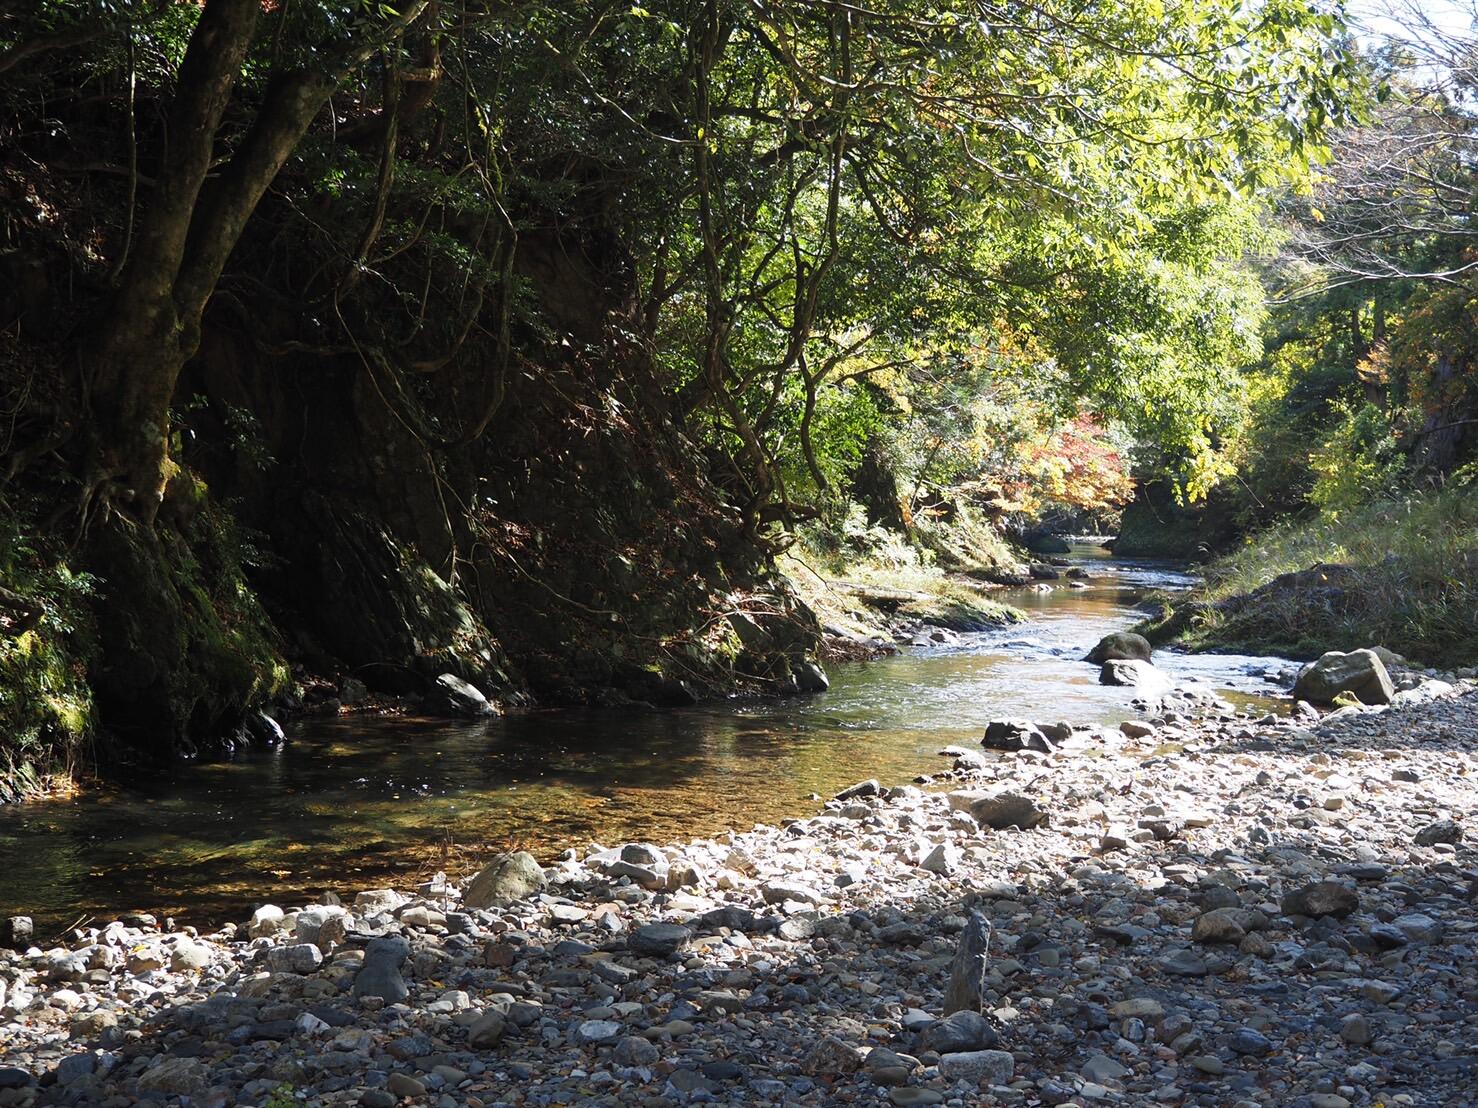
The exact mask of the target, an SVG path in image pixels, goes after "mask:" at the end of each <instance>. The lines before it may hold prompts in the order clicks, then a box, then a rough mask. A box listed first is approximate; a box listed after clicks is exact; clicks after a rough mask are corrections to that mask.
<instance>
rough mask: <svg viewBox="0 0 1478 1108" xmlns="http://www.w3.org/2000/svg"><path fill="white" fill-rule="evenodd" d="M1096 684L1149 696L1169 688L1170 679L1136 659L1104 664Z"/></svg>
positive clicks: (1116, 660) (1147, 663)
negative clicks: (1119, 686) (1122, 687)
mask: <svg viewBox="0 0 1478 1108" xmlns="http://www.w3.org/2000/svg"><path fill="white" fill-rule="evenodd" d="M1098 683H1099V684H1100V685H1123V686H1127V687H1129V688H1134V689H1142V690H1144V691H1145V692H1146V693H1151V694H1155V693H1162V692H1166V691H1168V690H1169V688H1170V678H1169V677H1167V676H1166V675H1165V673H1164V672H1163V671H1162V670H1158V669H1156V668H1155V667H1154V666H1152V665H1150V663H1149V662H1142V661H1140V660H1139V659H1137V658H1136V659H1131V660H1119V659H1115V660H1114V661H1111V662H1104V663H1103V668H1102V669H1100V670H1099V671H1098Z"/></svg>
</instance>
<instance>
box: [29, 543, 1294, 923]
mask: <svg viewBox="0 0 1478 1108" xmlns="http://www.w3.org/2000/svg"><path fill="white" fill-rule="evenodd" d="M1084 561H1085V564H1087V565H1088V566H1089V567H1090V569H1091V570H1092V571H1093V572H1094V573H1095V578H1094V580H1093V582H1092V583H1091V584H1092V587H1090V588H1088V589H1081V590H1078V589H1073V590H1070V589H1068V588H1066V587H1059V588H1055V589H1054V590H1053V591H1051V592H1046V593H1037V592H1031V591H1028V590H1012V591H1011V592H1010V593H1009V594H1003V599H1006V600H1008V601H1009V602H1011V603H1013V604H1017V605H1019V606H1021V607H1024V608H1027V609H1028V610H1029V611H1030V612H1031V613H1032V616H1033V620H1032V622H1031V623H1028V624H1022V625H1017V626H1015V627H1011V628H1006V629H1003V630H1001V631H996V632H989V633H986V634H981V635H972V636H964V637H963V638H962V641H961V642H960V643H959V644H958V645H954V646H950V647H947V648H938V649H918V650H912V651H910V652H908V653H905V654H903V655H900V656H898V657H895V658H889V659H885V660H883V661H880V662H874V663H868V664H852V665H839V666H835V667H833V668H832V670H831V678H832V687H831V689H830V691H828V692H827V693H824V694H822V695H820V696H817V697H811V698H805V699H796V700H787V701H779V702H754V701H747V702H743V701H735V702H731V703H728V704H716V705H704V706H701V707H697V708H691V709H684V710H680V711H668V712H620V711H615V712H609V711H608V712H531V713H526V714H522V715H517V716H512V717H509V718H506V719H501V720H496V721H492V722H489V723H479V724H448V723H446V722H445V721H429V720H419V719H403V718H390V719H366V718H363V717H342V718H339V719H334V720H308V721H304V722H302V723H300V724H298V725H297V726H295V727H294V728H293V729H292V731H291V732H290V741H289V742H288V743H286V744H285V745H284V746H282V747H281V748H279V749H277V750H270V751H267V750H254V751H249V752H247V753H245V754H243V755H241V756H240V757H238V758H237V759H236V760H235V761H231V762H221V763H210V764H202V765H186V766H181V767H178V768H175V769H171V770H154V771H150V772H149V773H148V774H147V775H145V774H138V775H134V776H132V777H131V778H128V779H125V780H124V781H123V782H122V783H120V784H119V785H118V786H116V787H110V788H108V789H106V790H102V791H99V792H95V793H90V794H88V795H85V796H84V797H82V798H81V799H79V800H74V801H69V802H57V803H43V804H36V805H28V806H21V807H16V808H12V809H9V810H5V809H0V867H3V868H0V915H9V914H13V913H16V912H26V913H28V914H31V915H34V916H36V917H37V922H38V929H43V928H44V927H52V928H60V927H62V926H65V925H66V924H69V923H71V922H72V921H73V920H75V919H76V918H78V917H79V916H85V915H96V916H98V917H99V918H111V917H112V916H114V915H116V914H117V913H118V912H120V911H123V910H128V909H143V910H148V911H153V912H156V913H163V914H171V915H174V916H175V917H176V918H177V919H180V920H187V921H190V922H196V923H200V924H215V923H219V922H223V921H224V920H226V919H231V918H238V917H240V916H241V915H242V914H243V913H244V912H245V911H246V910H247V909H248V908H249V907H250V906H251V905H252V904H254V903H260V902H262V901H263V900H275V901H277V902H279V903H281V902H293V901H302V900H304V899H307V898H310V897H312V896H314V895H316V894H317V893H319V892H321V891H322V890H324V889H326V888H332V889H336V890H340V891H352V890H354V889H356V888H363V887H366V886H368V885H370V884H373V883H376V882H380V881H384V880H389V879H392V878H393V879H395V880H397V881H400V882H407V881H409V880H411V879H412V878H413V877H414V875H416V874H417V873H429V872H430V871H432V870H434V869H436V868H441V867H447V868H450V869H452V870H454V871H455V870H465V869H467V868H469V867H471V866H473V865H475V864H476V861H477V859H478V858H479V857H481V856H484V855H486V854H487V853H489V852H491V851H493V850H501V849H508V848H510V847H518V848H523V849H528V850H531V851H533V852H534V853H535V854H537V855H540V856H541V857H545V858H546V859H547V858H548V857H549V856H551V855H553V854H555V853H557V852H558V851H559V850H561V849H564V848H566V847H569V846H576V847H583V846H584V845H585V844H587V843H589V842H591V841H600V842H603V843H607V844H610V843H615V842H618V841H622V840H628V839H651V840H656V841H659V842H661V841H667V840H671V839H675V838H680V837H691V836H695V835H707V834H714V833H717V832H719V831H722V830H724V829H727V828H748V827H749V826H750V825H752V824H754V823H756V822H773V821H775V820H778V819H780V818H782V817H784V816H791V815H799V814H804V813H805V812H808V811H810V810H812V808H813V806H812V804H811V803H810V802H809V801H808V799H807V798H808V797H809V795H810V794H812V793H818V794H820V795H822V796H829V795H831V794H832V793H834V792H836V791H837V790H838V789H840V788H842V787H844V786H846V785H848V784H851V783H852V782H854V781H856V780H859V779H861V778H864V777H878V778H881V779H883V780H884V781H892V782H898V781H906V780H908V779H910V778H912V777H913V776H915V775H917V774H919V773H924V772H931V771H934V770H937V769H939V768H941V766H942V764H943V762H942V760H941V759H940V758H939V757H938V756H937V751H938V750H939V749H940V747H942V746H944V745H946V744H949V743H961V744H973V743H976V742H978V741H979V737H980V734H981V731H982V729H983V727H984V724H985V723H986V722H987V721H988V720H990V719H991V718H994V717H997V716H1002V715H1023V716H1029V717H1033V718H1038V719H1042V720H1057V719H1066V720H1069V721H1071V722H1074V723H1113V722H1117V721H1118V720H1121V719H1124V718H1126V716H1128V715H1130V714H1132V713H1131V711H1130V709H1129V708H1128V702H1129V700H1130V699H1132V697H1133V695H1134V694H1133V692H1132V690H1128V689H1115V688H1106V687H1104V686H1101V685H1099V684H1098V682H1097V671H1096V669H1095V668H1094V667H1092V666H1089V665H1087V664H1085V663H1083V662H1081V661H1079V660H1078V659H1080V658H1081V656H1082V654H1083V653H1084V652H1085V651H1086V650H1087V648H1088V647H1090V646H1091V645H1092V644H1093V643H1094V642H1096V641H1097V640H1098V638H1099V637H1101V636H1102V635H1104V634H1106V633H1107V632H1109V631H1111V630H1116V629H1119V628H1122V627H1124V626H1125V625H1127V624H1128V623H1130V622H1132V621H1134V620H1135V619H1136V618H1138V613H1137V612H1135V610H1134V607H1133V605H1134V604H1135V603H1136V602H1138V601H1139V600H1140V599H1141V597H1142V595H1143V589H1144V587H1145V586H1146V585H1155V586H1160V587H1164V586H1167V585H1169V586H1174V585H1176V584H1181V583H1184V581H1185V580H1186V579H1185V578H1184V577H1182V576H1180V575H1176V574H1173V573H1169V572H1167V571H1166V570H1164V569H1161V568H1159V567H1155V566H1152V565H1145V564H1140V565H1129V566H1125V565H1118V564H1114V563H1109V562H1104V561H1101V560H1098V559H1091V558H1089V559H1084ZM1156 660H1157V662H1158V663H1159V664H1160V665H1161V666H1163V667H1164V668H1166V669H1167V670H1170V671H1171V672H1172V673H1176V674H1178V675H1180V676H1181V677H1182V678H1183V679H1188V680H1198V681H1202V682H1204V683H1205V685H1206V686H1207V687H1209V688H1215V689H1219V690H1222V691H1224V692H1228V693H1230V694H1233V696H1234V698H1235V699H1242V700H1245V701H1247V702H1250V703H1270V702H1268V701H1264V700H1262V699H1261V695H1262V694H1266V693H1267V692H1269V691H1276V690H1275V688H1274V687H1273V686H1270V685H1268V684H1267V683H1266V682H1265V681H1264V680H1263V678H1262V676H1261V674H1262V672H1263V671H1264V670H1265V669H1277V668H1279V666H1280V663H1279V661H1278V660H1277V659H1260V658H1245V657H1237V656H1215V655H1203V656H1186V655H1176V654H1170V653H1163V652H1162V653H1161V654H1159V655H1157V659H1156Z"/></svg>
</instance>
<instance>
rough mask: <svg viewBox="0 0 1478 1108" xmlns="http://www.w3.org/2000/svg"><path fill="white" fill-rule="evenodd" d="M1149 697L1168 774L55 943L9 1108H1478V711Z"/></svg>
mask: <svg viewBox="0 0 1478 1108" xmlns="http://www.w3.org/2000/svg"><path fill="white" fill-rule="evenodd" d="M1141 693H1142V694H1143V695H1145V696H1146V698H1147V699H1146V700H1145V701H1144V702H1143V703H1142V704H1141V705H1140V708H1141V710H1142V712H1143V715H1144V716H1145V718H1146V719H1147V720H1148V721H1149V722H1148V723H1146V725H1145V726H1153V727H1154V728H1155V732H1156V733H1155V734H1154V736H1153V737H1152V740H1151V741H1154V742H1158V743H1161V744H1163V745H1161V746H1160V747H1158V748H1157V751H1158V752H1157V753H1153V754H1150V753H1149V750H1148V744H1146V743H1136V742H1134V741H1133V740H1131V739H1130V738H1129V736H1128V734H1127V733H1126V732H1125V731H1124V730H1123V729H1119V728H1102V729H1098V730H1095V731H1089V730H1087V729H1072V728H1069V729H1068V731H1067V735H1068V736H1069V737H1071V739H1072V741H1071V743H1069V744H1067V745H1065V746H1063V748H1062V751H1063V752H1059V753H1051V752H1043V751H1035V750H1025V751H1021V752H1013V753H1010V754H1009V755H1007V756H1005V757H1002V758H1001V759H1000V760H990V759H976V760H972V759H960V758H958V757H957V756H954V755H952V756H951V757H950V759H949V760H948V761H946V762H945V763H944V765H946V766H957V768H951V769H946V770H945V771H944V772H942V773H941V774H940V775H939V776H938V777H937V778H936V782H935V783H936V785H938V786H942V787H943V788H942V790H941V791H938V792H929V791H924V790H921V789H916V788H908V789H893V788H888V787H886V786H884V785H882V784H881V783H878V782H863V783H862V784H861V785H859V786H858V787H857V789H855V790H848V793H850V794H851V795H844V796H842V797H840V798H838V799H836V800H833V801H829V802H825V803H823V804H821V805H820V812H819V814H817V815H814V816H802V817H800V818H797V819H795V820H792V821H787V823H786V824H785V825H784V826H781V827H758V828H755V829H753V830H746V831H739V832H735V833H732V834H727V835H723V836H720V837H719V838H717V839H712V840H694V841H690V842H679V843H671V844H665V845H659V844H651V843H626V844H618V845H616V846H612V847H607V846H600V845H598V844H593V845H592V846H591V847H590V848H589V849H588V850H585V851H580V850H576V851H572V852H570V853H569V854H567V855H566V856H565V857H564V858H563V859H562V860H560V861H558V862H556V863H555V864H553V865H551V866H549V867H540V866H538V865H537V863H536V862H533V861H532V860H531V859H529V858H528V856H519V855H517V854H512V855H504V856H502V857H501V858H500V859H497V860H495V861H494V862H493V863H492V865H490V866H487V867H485V868H484V869H483V871H482V875H481V877H482V880H481V884H480V885H478V888H477V892H476V895H474V896H473V897H472V898H471V900H472V901H473V903H469V902H468V898H467V897H466V895H465V894H466V893H467V892H468V891H469V890H470V889H471V888H472V886H473V885H474V884H477V882H476V881H473V882H467V883H459V882H457V881H447V880H445V879H444V878H437V879H433V880H431V881H429V882H426V883H424V884H422V885H419V886H418V887H417V888H416V889H414V890H411V891H404V892H402V891H396V890H390V889H371V890H364V891H361V892H359V893H358V894H353V890H338V891H339V892H340V894H341V897H342V900H343V904H342V905H339V904H320V905H300V906H293V905H266V904H264V905H262V906H261V907H260V908H258V909H257V910H256V911H255V912H254V913H253V914H252V916H251V917H250V918H249V919H247V920H241V921H237V926H236V927H228V928H223V929H221V930H218V931H215V932H212V933H207V934H201V935H192V934H190V933H188V932H184V933H181V932H176V931H173V930H172V926H173V925H172V924H170V923H169V922H168V921H164V922H163V923H162V924H161V922H160V920H158V919H155V918H152V917H145V916H143V915H142V914H140V915H137V916H130V917H129V918H128V919H126V920H122V919H120V920H119V921H116V922H114V923H109V924H106V925H104V924H101V923H100V924H96V925H83V926H80V927H79V928H77V929H76V930H75V931H72V932H69V933H68V934H67V935H66V936H64V937H62V938H61V939H60V940H59V941H58V943H57V945H55V946H53V947H52V948H51V949H48V950H38V949H34V948H32V947H31V946H30V943H31V942H32V941H34V939H33V937H32V936H33V934H34V932H33V931H28V932H26V934H27V937H28V938H27V941H26V943H25V947H24V948H23V949H20V950H15V949H9V948H7V949H4V950H0V1042H3V1043H4V1044H5V1045H4V1068H0V1108H11V1106H15V1108H33V1106H34V1108H42V1106H43V1105H52V1104H57V1105H63V1106H65V1108H92V1106H93V1105H97V1106H99V1108H124V1106H125V1105H127V1104H130V1103H137V1102H148V1101H153V1102H165V1103H181V1102H183V1099H184V1098H189V1100H190V1103H191V1104H192V1105H195V1106H202V1105H203V1106H207V1108H217V1106H221V1108H224V1106H225V1105H237V1104H239V1105H243V1106H251V1108H261V1106H263V1105H266V1104H268V1103H281V1100H278V1101H275V1102H274V1100H273V1098H274V1097H280V1096H281V1095H282V1094H281V1093H280V1090H282V1089H283V1088H285V1087H286V1088H289V1089H291V1090H292V1093H293V1095H294V1097H295V1100H296V1101H297V1102H300V1103H307V1104H315V1105H317V1104H322V1105H324V1106H325V1108H338V1106H343V1105H355V1104H358V1105H363V1106H364V1108H394V1106H395V1105H396V1104H398V1103H407V1104H415V1105H428V1106H432V1108H478V1106H483V1108H491V1106H492V1105H495V1104H509V1105H515V1104H517V1105H522V1106H524V1108H553V1106H555V1105H563V1104H585V1103H589V1104H592V1105H626V1104H631V1105H640V1106H643V1108H659V1106H662V1108H669V1106H672V1108H675V1106H676V1105H678V1104H682V1103H690V1102H691V1103H704V1104H723V1105H732V1106H737V1105H748V1104H761V1103H768V1104H773V1105H780V1104H792V1103H794V1104H818V1105H819V1104H838V1105H845V1104H855V1105H877V1104H893V1105H913V1104H951V1105H954V1106H958V1108H968V1106H970V1105H974V1104H986V1103H994V1104H999V1105H1002V1106H1005V1105H1022V1106H1030V1105H1032V1104H1037V1103H1040V1104H1044V1105H1098V1104H1103V1105H1113V1104H1124V1105H1146V1106H1148V1105H1153V1104H1176V1105H1194V1106H1196V1108H1213V1106H1215V1108H1221V1106H1226V1108H1251V1106H1254V1105H1256V1106H1261V1108H1350V1105H1352V1104H1356V1105H1361V1106H1365V1105H1370V1104H1374V1103H1375V1102H1377V1101H1383V1102H1384V1103H1386V1104H1388V1105H1392V1106H1394V1105H1397V1104H1409V1105H1425V1104H1434V1105H1436V1104H1441V1105H1447V1104H1465V1103H1471V1089H1472V1084H1473V1080H1474V1075H1475V1074H1478V1052H1475V1049H1474V1043H1473V1037H1472V1030H1473V1028H1474V1027H1475V1026H1478V1021H1475V1020H1474V1019H1473V1017H1472V1013H1473V1012H1475V1011H1478V1007H1475V1005H1478V957H1475V953H1478V903H1475V900H1474V899H1473V897H1472V894H1471V889H1472V888H1473V887H1474V884H1475V882H1478V859H1475V857H1474V856H1473V854H1472V853H1471V850H1472V847H1471V845H1470V844H1469V842H1468V840H1467V839H1465V838H1463V837H1462V836H1461V835H1459V834H1456V833H1454V831H1453V830H1452V829H1451V828H1447V827H1445V826H1444V824H1445V823H1446V822H1452V823H1453V824H1454V826H1456V827H1457V828H1458V830H1459V831H1460V830H1461V827H1460V825H1459V824H1457V820H1460V819H1463V818H1465V817H1466V813H1469V812H1472V811H1474V810H1475V808H1478V788H1475V785H1474V782H1475V781H1478V758H1475V755H1474V751H1478V697H1473V696H1471V695H1470V694H1468V693H1467V692H1466V690H1465V689H1464V690H1462V691H1461V694H1460V695H1444V696H1443V697H1440V698H1438V699H1434V700H1429V701H1426V702H1420V703H1418V702H1412V703H1400V704H1397V705H1396V706H1394V707H1391V708H1388V709H1385V710H1383V711H1381V712H1363V713H1354V714H1343V715H1342V716H1341V717H1340V718H1338V719H1336V720H1334V721H1332V722H1330V721H1328V720H1324V721H1320V720H1319V719H1317V718H1316V716H1309V715H1308V714H1305V715H1304V716H1302V717H1299V718H1291V717H1290V718H1286V719H1285V718H1282V717H1274V718H1270V719H1261V720H1259V721H1254V720H1251V719H1248V718H1246V717H1239V716H1238V715H1236V713H1235V711H1234V710H1233V709H1231V708H1230V707H1229V706H1218V705H1217V704H1216V703H1215V702H1214V701H1213V700H1211V699H1209V698H1207V699H1201V700H1195V699H1185V698H1176V699H1175V701H1174V706H1173V708H1172V709H1170V711H1169V714H1167V712H1166V711H1163V710H1159V709H1161V708H1163V705H1157V704H1156V703H1155V702H1154V701H1153V699H1151V698H1149V696H1148V693H1144V691H1143V690H1141ZM1172 715H1173V717H1174V718H1172ZM1039 729H1040V728H1039ZM1059 730H1060V729H1059ZM1130 730H1131V731H1133V730H1136V729H1135V728H1131V729H1130ZM1056 734H1058V731H1054V735H1056ZM1085 739H1091V741H1092V742H1094V743H1095V744H1097V748H1096V750H1095V755H1096V756H1095V757H1092V758H1086V757H1083V756H1081V755H1080V754H1076V755H1075V754H1073V753H1071V750H1072V749H1076V745H1077V744H1079V743H1080V742H1082V741H1084V740H1085ZM1053 741H1054V742H1058V741H1062V740H1061V739H1057V738H1054V740H1053ZM992 758H994V755H992ZM1403 774H1404V775H1405V776H1404V777H1403V776H1402V775H1403ZM1407 779H1410V780H1411V781H1419V782H1420V785H1419V787H1417V788H1413V787H1412V786H1411V785H1410V784H1408V783H1406V782H1407ZM1330 797H1338V798H1339V799H1340V800H1341V804H1340V805H1339V806H1338V808H1337V809H1334V810H1331V809H1330V808H1329V807H1328V806H1327V805H1326V800H1327V799H1328V798H1330ZM982 817H984V818H982ZM1432 828H1437V830H1434V831H1430V833H1428V832H1429V829H1432ZM1111 831H1112V832H1113V833H1114V834H1116V835H1118V836H1119V838H1120V839H1121V843H1120V845H1119V847H1118V848H1117V849H1115V850H1113V851H1111V852H1107V853H1103V852H1100V851H1099V850H1098V847H1099V845H1100V843H1101V842H1103V841H1105V840H1106V839H1107V838H1108V837H1109V833H1110V832H1111ZM1417 840H1421V841H1417ZM843 878H845V880H843ZM15 930H16V929H15V927H14V926H13V925H12V927H11V931H12V932H14V931H15Z"/></svg>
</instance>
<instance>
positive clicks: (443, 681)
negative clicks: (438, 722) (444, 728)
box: [421, 673, 496, 719]
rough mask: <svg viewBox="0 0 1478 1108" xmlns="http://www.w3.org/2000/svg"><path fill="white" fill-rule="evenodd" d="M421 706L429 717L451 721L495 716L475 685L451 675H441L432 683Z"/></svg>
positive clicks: (492, 709)
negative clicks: (443, 717) (439, 717)
mask: <svg viewBox="0 0 1478 1108" xmlns="http://www.w3.org/2000/svg"><path fill="white" fill-rule="evenodd" d="M421 706H422V708H424V709H425V710H426V712H427V713H429V714H430V715H433V716H447V717H449V718H451V719H481V718H483V717H484V716H491V715H494V714H496V713H495V710H494V708H493V706H492V704H491V703H489V702H488V698H487V697H485V696H483V695H482V693H481V692H480V691H479V690H478V689H477V687H476V686H475V685H471V684H469V683H467V682H466V681H463V680H462V679H461V678H460V677H458V676H456V675H455V674H452V673H443V674H442V675H441V676H440V677H438V678H437V679H436V680H435V681H434V682H433V683H432V685H431V689H430V691H429V692H427V693H426V699H425V700H424V701H422V704H421Z"/></svg>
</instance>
